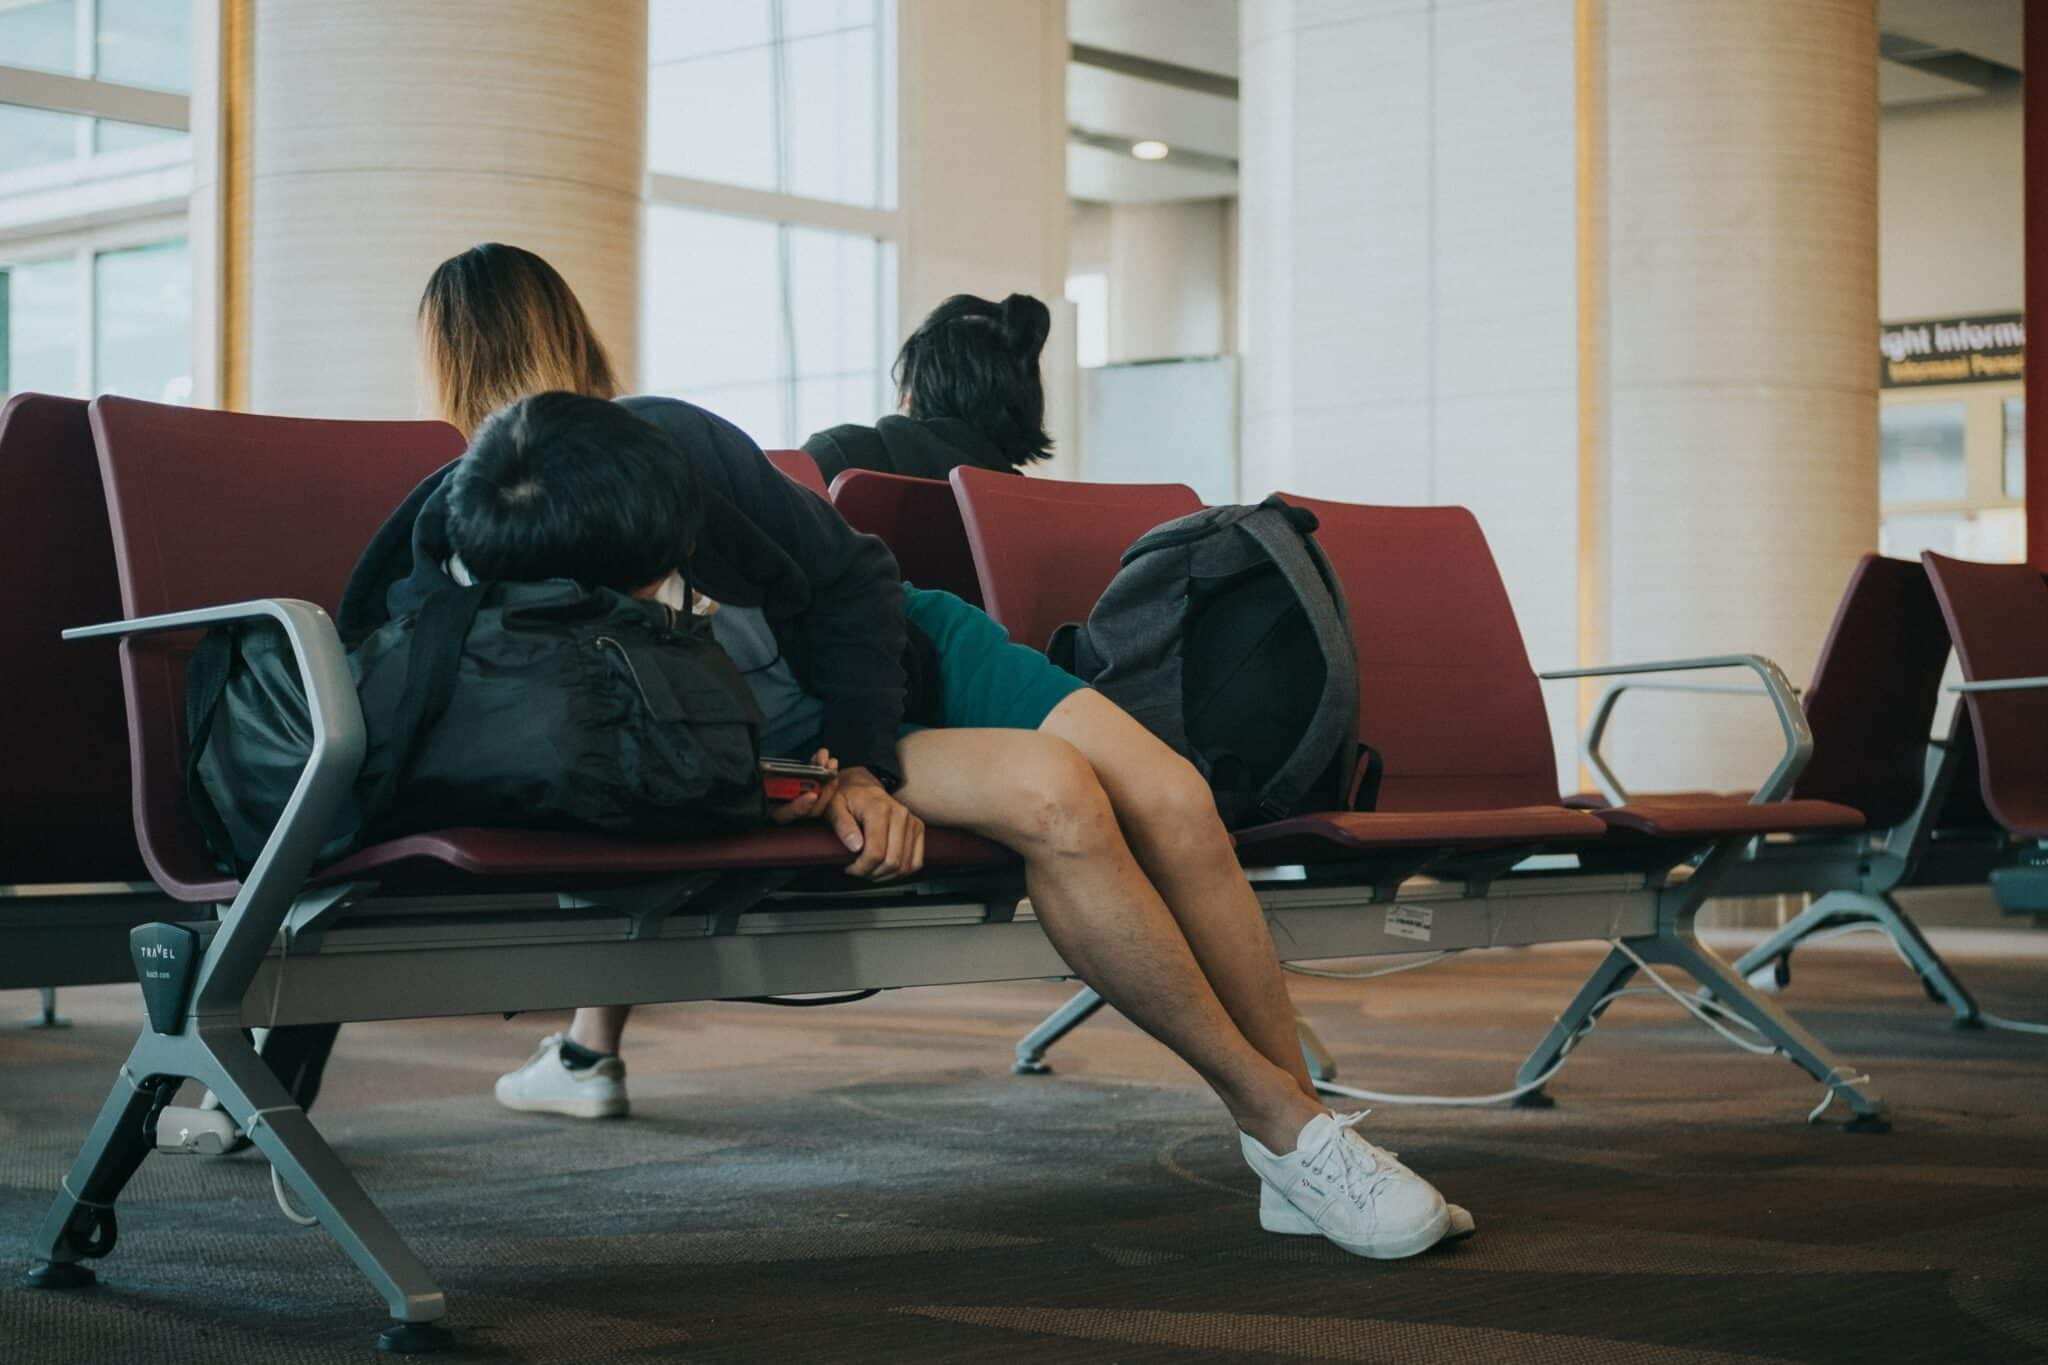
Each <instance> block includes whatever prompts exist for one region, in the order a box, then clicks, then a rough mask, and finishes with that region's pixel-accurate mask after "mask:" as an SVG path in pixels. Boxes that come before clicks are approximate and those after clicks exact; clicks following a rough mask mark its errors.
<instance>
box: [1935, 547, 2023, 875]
mask: <svg viewBox="0 0 2048 1365" xmlns="http://www.w3.org/2000/svg"><path fill="white" fill-rule="evenodd" d="M1921 562H1922V563H1924V564H1925V565H1926V566H1927V573H1928V576H1929V577H1930V578H1931V579H1932V580H1933V583H1934V592H1935V596H1936V597H1937V598H1938V599H1939V600H1940V602H1941V610H1942V614H1943V615H1944V616H1945V617H1947V619H1948V628H1949V634H1950V635H1951V637H1953V639H1954V640H1955V646H1956V657H1957V658H1958V659H1959V660H1960V661H1961V662H1962V666H1963V677H1964V679H1965V680H1966V681H1968V682H1971V683H1984V682H1993V681H1996V680H1998V679H2001V678H2040V677H2048V584H2044V583H2043V582H2042V579H2041V571H2040V570H2039V569H2036V568H2033V567H2031V566H2029V565H2025V564H1977V563H1972V562H1970V561H1968V560H1963V559H1950V558H1949V557H1948V556H1946V555H1938V554H1934V553H1932V552H1929V553H1927V554H1924V555H1922V556H1921ZM1964 704H1965V705H1966V706H1967V707H1968V708H1969V712H1970V723H1971V728H1972V729H1973V730H1975V732H1976V740H1977V763H1978V770H1979V773H1980V776H1981V780H1982V784H1983V785H1982V789H1983V796H1984V804H1985V806H1986V807H1987V808H1988V809H1989V810H1990V812H1991V814H1992V815H1993V816H1994V817H1995V818H1996V819H1997V821H1998V823H1999V824H2001V825H2003V826H2005V828H2006V829H2008V830H2009V831H2011V832H2012V833H2013V834H2016V835H2019V836H2021V837H2023V838H2029V839H2048V687H2038V688H2025V689H2015V690H2009V691H1990V692H1975V691H1972V692H1967V693H1965V696H1964Z"/></svg>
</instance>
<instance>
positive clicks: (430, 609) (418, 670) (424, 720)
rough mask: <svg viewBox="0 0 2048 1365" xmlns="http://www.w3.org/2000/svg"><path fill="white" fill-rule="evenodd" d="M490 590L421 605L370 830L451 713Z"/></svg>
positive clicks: (371, 797)
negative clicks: (423, 739) (430, 731)
mask: <svg viewBox="0 0 2048 1365" xmlns="http://www.w3.org/2000/svg"><path fill="white" fill-rule="evenodd" d="M489 592H490V585H489V584H488V583H476V584H472V585H471V586H469V587H466V588H445V589H443V590H442V591H440V592H437V593H435V594H434V595H433V596H431V597H429V598H428V599H427V600H426V601H425V602H423V603H421V604H420V609H419V612H418V614H417V615H415V616H414V618H413V627H412V642H411V644H410V645H409V646H407V649H406V656H405V690H404V691H403V692H402V693H400V694H399V698H398V711H397V713H396V714H395V715H394V716H393V717H392V721H391V745H390V756H391V758H390V763H389V764H388V765H387V766H386V767H385V769H384V771H383V773H382V774H381V775H379V777H378V779H377V785H376V786H375V787H374V788H373V789H372V790H370V791H369V792H368V793H366V794H365V795H364V797H363V801H362V810H363V822H364V824H365V826H367V825H369V824H370V823H371V822H372V821H374V820H375V819H377V818H378V817H379V816H381V815H383V813H384V812H385V811H387V810H389V809H390V808H391V800H392V798H393V797H394V796H396V795H397V793H398V784H399V782H400V781H401V780H403V778H404V777H405V772H406V769H407V768H409V767H411V766H412V755H413V751H414V750H415V749H416V748H418V747H419V739H420V736H421V735H422V734H424V733H426V731H427V728H428V727H429V726H431V725H432V724H433V723H434V722H435V721H437V720H439V719H440V718H441V713H442V712H444V711H446V710H447V709H448V700H449V698H450V697H452V696H453V695H454V693H455V679H456V676H457V674H458V673H459V672H460V671H461V668H462V651H463V646H464V645H466V644H467V643H468V642H469V628H470V626H471V625H472V624H474V622H475V621H476V614H477V611H478V610H479V609H480V608H481V607H482V606H483V603H484V598H485V596H486V595H487V594H488V593H489Z"/></svg>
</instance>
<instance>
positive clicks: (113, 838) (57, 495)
mask: <svg viewBox="0 0 2048 1365" xmlns="http://www.w3.org/2000/svg"><path fill="white" fill-rule="evenodd" d="M0 582H5V583H7V584H8V585H9V591H8V595H7V607H6V610H4V611H0V667H4V669H5V676H6V679H7V684H6V704H5V705H4V706H0V754H5V755H6V756H7V757H6V762H7V768H6V772H7V781H6V783H5V785H4V786H0V883H6V884H13V885H33V884H36V883H48V882H128V881H144V880H146V879H147V878H148V873H147V872H146V871H145V870H144V868H143V865H142V855H141V854H140V853H139V852H138V851H137V849H136V846H135V825H134V822H133V821H132V820H131V819H130V818H129V814H128V753H127V746H126V745H125V744H124V743H123V742H122V739H123V736H124V735H126V733H127V722H126V719H125V716H124V713H123V710H122V705H121V671H120V667H119V664H118V662H117V660H116V658H115V646H114V643H113V642H112V641H110V640H88V641H82V642H80V643H78V644H66V643H65V642H64V641H63V640H62V639H61V638H59V632H61V631H62V630H64V629H65V628H66V627H67V626H86V625H92V624H93V623H94V622H98V621H112V620H115V619H116V618H118V617H119V616H120V615H121V593H120V588H119V587H118V586H117V585H116V582H115V578H114V546H113V541H112V539H111V537H110V536H109V534H108V531H107V502H106V499H105V498H104V497H103V496H102V495H101V493H100V467H99V462H98V460H96V459H95V458H94V456H93V448H92V427H91V425H90V424H89V423H88V422H87V421H86V415H85V402H84V400H83V399H78V398H53V397H51V396H50V395H48V394H40V393H21V394H16V395H15V396H14V397H12V398H10V399H8V400H7V405H6V406H5V407H0Z"/></svg>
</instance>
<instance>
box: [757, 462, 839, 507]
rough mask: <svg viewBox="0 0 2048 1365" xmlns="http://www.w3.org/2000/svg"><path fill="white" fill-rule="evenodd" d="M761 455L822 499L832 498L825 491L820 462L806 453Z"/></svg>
mask: <svg viewBox="0 0 2048 1365" xmlns="http://www.w3.org/2000/svg"><path fill="white" fill-rule="evenodd" d="M761 453H762V454H763V455H766V456H767V457H768V463H769V464H772V465H774V466H775V467H776V468H777V469H779V470H781V471H782V473H783V474H784V475H785V476H786V477H788V478H790V479H793V480H795V481H796V482H797V483H800V484H802V485H803V486H804V487H806V488H808V489H810V490H811V491H812V492H813V493H816V494H817V495H818V496H819V497H821V498H823V497H829V496H830V494H829V493H827V492H826V490H825V473H824V471H823V470H821V469H819V468H818V462H817V461H816V460H814V459H812V458H811V457H810V456H809V455H808V454H807V453H805V452H804V451H801V450H764V451H762V452H761Z"/></svg>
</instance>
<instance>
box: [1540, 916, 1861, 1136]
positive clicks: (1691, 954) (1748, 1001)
mask: <svg viewBox="0 0 2048 1365" xmlns="http://www.w3.org/2000/svg"><path fill="white" fill-rule="evenodd" d="M1690 918H1691V917H1690V916H1689V915H1688V916H1687V917H1686V921H1687V922H1686V924H1685V927H1683V928H1678V929H1674V930H1669V931H1667V932H1665V933H1661V934H1657V935H1655V936H1651V937H1645V938H1638V939H1630V940H1627V942H1628V946H1629V948H1630V949H1631V950H1633V951H1634V952H1635V954H1636V956H1638V957H1640V958H1642V960H1643V961H1644V962H1647V963H1650V964H1651V965H1653V966H1664V967H1676V968H1678V969H1679V970H1680V971H1682V972H1684V973H1686V975H1688V976H1690V977H1692V979H1693V980H1695V981H1697V982H1698V983H1699V984H1700V985H1701V986H1703V987H1705V988H1706V989H1707V991H1708V992H1709V993H1710V994H1712V995H1714V996H1715V997H1717V998H1718V999H1719V1000H1720V1002H1721V1003H1722V1005H1723V1006H1725V1007H1726V1008H1727V1009H1728V1010H1729V1012H1731V1013H1732V1014H1734V1015H1736V1016H1737V1017H1738V1018H1741V1019H1743V1020H1745V1021H1747V1022H1748V1023H1749V1024H1750V1025H1752V1026H1753V1027H1755V1028H1756V1030H1757V1031H1758V1032H1759V1033H1760V1034H1762V1035H1763V1040H1764V1041H1765V1042H1768V1043H1770V1044H1771V1045H1772V1046H1773V1047H1775V1048H1777V1050H1778V1051H1779V1052H1781V1053H1783V1054H1784V1055H1785V1056H1787V1057H1789V1058H1790V1059H1791V1060H1792V1061H1794V1062H1796V1063H1797V1064H1798V1065H1799V1066H1800V1067H1801V1068H1802V1069H1804V1070H1805V1071H1806V1073H1807V1074H1808V1075H1810V1076H1812V1077H1813V1078H1814V1079H1815V1080H1817V1081H1819V1082H1820V1083H1821V1084H1822V1085H1825V1086H1827V1087H1828V1088H1829V1089H1830V1090H1832V1091H1833V1092H1834V1093H1835V1094H1837V1095H1839V1096H1841V1097H1842V1098H1843V1099H1844V1100H1846V1101H1848V1104H1849V1107H1850V1108H1851V1109H1852V1110H1854V1111H1855V1117H1854V1118H1853V1119H1851V1120H1850V1122H1849V1124H1848V1127H1849V1129H1850V1131H1852V1132H1868V1133H1881V1132H1886V1131H1888V1130H1889V1129H1890V1127H1891V1120H1890V1119H1889V1118H1888V1117H1887V1116H1886V1109H1885V1103H1884V1101H1883V1100H1882V1099H1880V1098H1879V1097H1878V1096H1877V1095H1876V1094H1875V1093H1873V1092H1872V1091H1871V1090H1870V1089H1869V1088H1868V1087H1869V1083H1870V1078H1869V1077H1868V1076H1863V1075H1859V1074H1858V1073H1856V1072H1855V1071H1854V1070H1852V1069H1851V1068H1850V1067H1848V1066H1845V1065H1844V1064H1843V1063H1842V1062H1840V1061H1839V1060H1837V1059H1836V1057H1835V1055H1834V1054H1833V1053H1832V1052H1830V1051H1829V1050H1828V1049H1827V1047H1826V1046H1825V1045H1823V1044H1822V1043H1821V1042H1820V1040H1819V1039H1817V1038H1815V1037H1814V1036H1813V1035H1812V1034H1810V1033H1808V1032H1807V1031H1806V1030H1805V1029H1804V1028H1802V1027H1800V1026H1799V1024H1798V1023H1797V1022H1795V1021H1794V1020H1793V1019H1792V1018H1791V1017H1790V1016H1789V1015H1787V1014H1786V1013H1785V1012H1784V1011H1783V1010H1781V1009H1779V1008H1778V1007H1777V1005H1775V1004H1773V1003H1772V1002H1771V1001H1770V1000H1768V999H1766V998H1765V997H1763V996H1761V995H1758V994H1757V993H1756V992H1755V991H1753V990H1751V989H1750V987H1749V983H1748V982H1746V981H1744V980H1743V979H1742V977H1741V976H1740V975H1739V974H1738V973H1737V972H1736V970H1735V969H1734V968H1732V967H1730V966H1729V965H1728V964H1727V963H1726V962H1724V961H1722V959H1721V958H1720V956H1719V955H1717V954H1716V953H1715V952H1714V951H1713V949H1711V948H1709V947H1707V946H1706V945H1705V944H1704V943H1701V942H1700V941H1699V939H1698V938H1697V937H1696V936H1695V935H1694V934H1693V932H1692V928H1691V925H1690ZM1635 970H1636V967H1635V963H1633V962H1632V961H1630V960H1629V959H1628V957H1627V956H1626V955H1625V954H1623V953H1622V952H1621V951H1620V950H1619V949H1616V950H1614V951H1612V952H1610V953H1608V955H1607V956H1606V957H1605V958H1603V959H1602V960H1601V963H1600V965H1599V966H1598V967H1597V968H1595V969H1594V972H1593V975H1592V977H1591V978H1590V979H1589V980H1588V981H1587V982H1586V984H1585V985H1584V986H1583V987H1581V988H1580V990H1579V993H1578V995H1577V996H1576V997H1575V998H1574V999H1573V1000H1572V1003H1571V1004H1570V1005H1569V1006H1568V1007H1567V1008H1566V1009H1565V1012H1564V1013H1563V1014H1562V1015H1560V1016H1558V1020H1557V1023H1556V1025H1555V1026H1553V1027H1552V1029H1551V1030H1550V1033H1549V1034H1548V1036H1546V1037H1545V1038H1544V1040H1543V1042H1542V1043H1540V1044H1539V1045H1538V1046H1537V1048H1536V1051H1535V1052H1533V1053H1531V1054H1530V1055H1529V1060H1528V1061H1526V1062H1524V1063H1522V1069H1521V1071H1520V1072H1519V1073H1518V1074H1517V1076H1516V1080H1517V1081H1518V1082H1519V1083H1521V1084H1524V1085H1526V1084H1528V1083H1529V1082H1530V1081H1533V1080H1535V1079H1536V1078H1537V1077H1539V1076H1542V1075H1543V1074H1544V1073H1545V1072H1546V1071H1549V1070H1550V1069H1551V1068H1552V1067H1554V1066H1555V1065H1556V1064H1557V1062H1558V1061H1559V1060H1560V1059H1561V1058H1562V1057H1563V1056H1564V1055H1565V1053H1566V1051H1567V1050H1568V1044H1569V1041H1570V1039H1571V1038H1572V1037H1573V1036H1574V1035H1575V1034H1578V1033H1579V1032H1581V1031H1582V1030H1583V1029H1584V1028H1585V1027H1586V1026H1587V1025H1588V1024H1589V1023H1590V1022H1591V1021H1592V1020H1594V1019H1597V1018H1598V1017H1599V1013H1600V1010H1601V1009H1602V1008H1604V1007H1602V1006H1601V1005H1600V1004H1599V1002H1600V1001H1601V1000H1602V999H1603V998H1604V997H1605V996H1607V995H1608V994H1609V993H1610V992H1612V991H1616V990H1619V989H1621V987H1622V985H1623V984H1624V983H1625V982H1626V981H1627V980H1628V979H1629V978H1630V977H1631V976H1633V975H1634V974H1635ZM1532 1093H1536V1094H1540V1093H1541V1092H1540V1091H1539V1092H1532ZM1528 1098H1529V1097H1527V1096H1525V1097H1524V1100H1525V1101H1527V1100H1528ZM1533 1103H1535V1104H1538V1105H1540V1104H1542V1103H1543V1101H1541V1100H1536V1101H1533Z"/></svg>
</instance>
